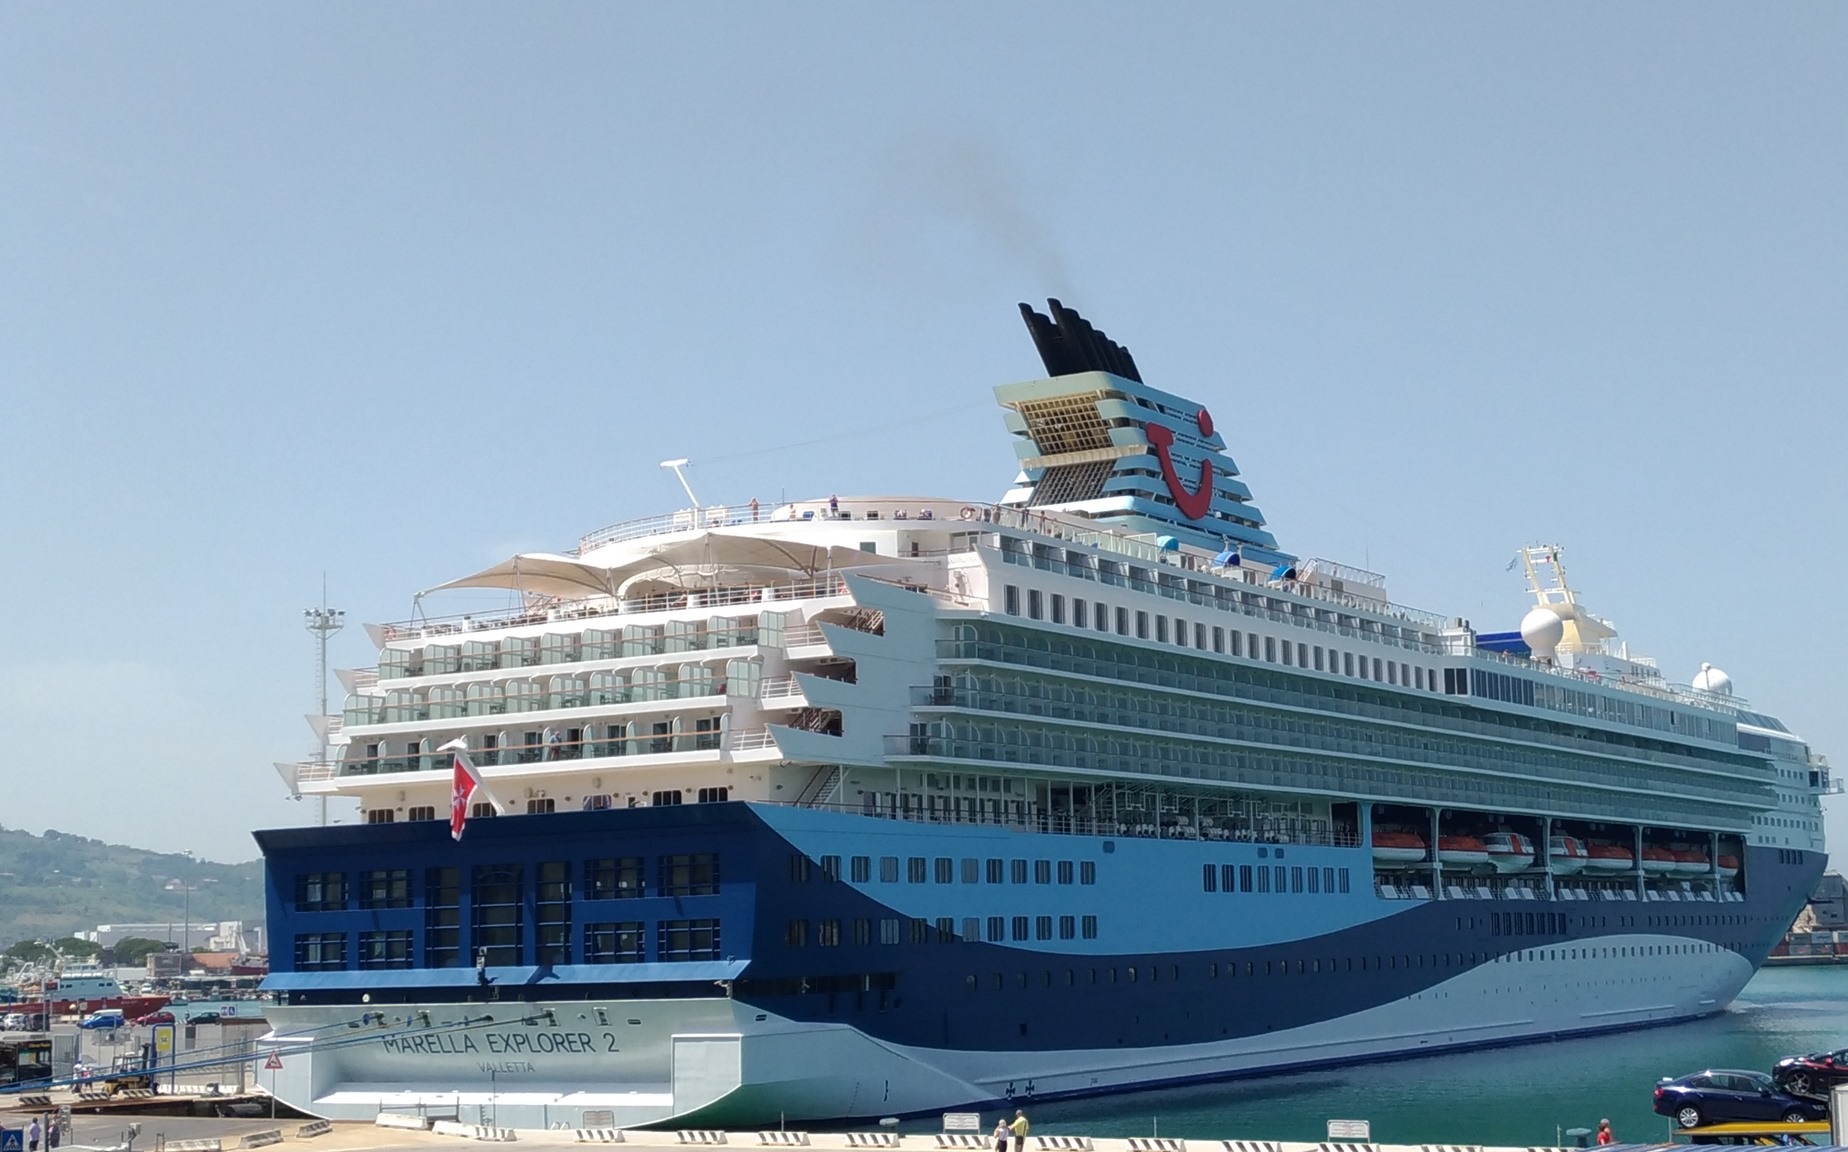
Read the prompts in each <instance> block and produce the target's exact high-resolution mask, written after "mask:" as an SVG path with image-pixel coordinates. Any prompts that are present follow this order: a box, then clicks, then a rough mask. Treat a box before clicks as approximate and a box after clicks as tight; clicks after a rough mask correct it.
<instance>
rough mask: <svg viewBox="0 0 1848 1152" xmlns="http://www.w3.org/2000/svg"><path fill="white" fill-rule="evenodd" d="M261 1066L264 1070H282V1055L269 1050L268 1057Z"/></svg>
mask: <svg viewBox="0 0 1848 1152" xmlns="http://www.w3.org/2000/svg"><path fill="white" fill-rule="evenodd" d="M263 1068H264V1070H265V1071H268V1072H280V1071H282V1057H280V1056H278V1055H276V1054H275V1053H274V1052H271V1053H270V1054H269V1059H268V1060H265V1061H264V1062H263Z"/></svg>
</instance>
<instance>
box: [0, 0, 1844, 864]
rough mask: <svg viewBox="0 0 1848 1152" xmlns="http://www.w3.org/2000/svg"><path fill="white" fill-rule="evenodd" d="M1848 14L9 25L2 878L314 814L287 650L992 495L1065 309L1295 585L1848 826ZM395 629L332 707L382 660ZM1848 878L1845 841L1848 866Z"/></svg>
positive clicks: (205, 10) (812, 11) (714, 10)
mask: <svg viewBox="0 0 1848 1152" xmlns="http://www.w3.org/2000/svg"><path fill="white" fill-rule="evenodd" d="M1844 32H1848V11H1844V10H1843V9H1841V8H1839V7H1832V6H1827V5H1821V4H1793V5H1781V6H1778V7H1775V8H1762V7H1760V8H1746V7H1739V6H1727V5H1718V4H1680V5H1667V4H1627V5H1603V4H1582V3H1563V4H1553V5H1526V6H1520V5H1466V4H1403V5H1391V6H1379V5H1361V4H1343V3H1328V4H1317V5H1282V4H1264V5H1257V4H1251V5H1223V4H1204V3H1201V4H1186V5H1170V6H1147V5H1127V4H1121V5H1101V4H1082V3H1067V4H1012V5H992V4H975V3H940V4H933V5H915V6H910V7H905V6H899V5H848V4H829V3H811V4H801V5H744V4H733V5H652V6H640V5H589V4H564V3H560V4H550V5H518V6H515V5H505V6H490V5H479V4H454V3H449V4H442V5H436V4H413V3H403V4H394V5H390V6H378V5H359V4H345V5H343V4H331V3H330V4H316V5H294V6H284V5H259V6H252V5H229V4H226V5H209V4H193V5H188V6H183V7H179V8H175V7H163V8H148V7H133V6H121V5H99V4H10V5H6V6H4V7H0V395H3V396H4V398H5V399H4V406H3V407H0V421H3V423H0V427H4V446H5V450H4V453H3V454H0V533H3V539H4V541H5V543H4V556H5V558H6V561H7V562H5V563H0V594H3V595H4V598H5V601H6V602H7V603H9V604H10V605H11V606H12V611H11V612H10V613H9V617H10V618H9V620H8V622H7V627H6V635H7V641H6V642H5V643H4V644H0V733H3V735H4V738H5V739H6V741H7V743H8V745H9V747H10V748H11V749H12V754H11V756H10V764H9V765H8V767H6V768H5V769H3V770H0V821H3V822H4V823H5V824H7V825H8V826H13V827H25V828H28V829H30V830H33V831H40V830H43V829H44V828H46V827H56V828H59V829H62V830H66V831H71V832H77V833H82V834H86V835H91V836H97V837H103V838H107V839H111V840H118V841H126V842H130V843H134V844H138V845H144V846H147V847H150V848H160V849H170V850H179V849H193V850H196V851H198V852H200V853H202V854H204V855H206V856H209V857H212V858H216V859H245V858H249V857H250V856H253V855H254V854H255V852H254V846H253V845H252V844H251V842H250V840H249V837H248V831H249V830H250V829H251V828H253V827H260V826H273V825H277V824H288V823H296V822H302V821H306V820H310V819H312V816H313V814H312V812H311V811H309V809H308V808H307V806H305V805H295V804H291V803H290V802H289V801H287V799H286V798H285V796H284V792H283V789H282V787H281V785H280V783H279V781H278V780H277V778H276V777H275V775H274V774H273V772H272V771H271V769H270V767H269V765H270V762H271V761H274V760H289V759H296V758H300V757H302V756H304V755H305V754H306V753H308V752H309V751H310V749H311V748H312V746H313V738H312V736H311V735H310V733H309V732H308V729H307V727H306V726H305V725H304V724H303V722H302V720H301V718H300V717H301V714H302V713H303V712H306V711H309V710H310V709H311V708H312V702H313V696H314V684H313V679H314V673H313V650H312V645H311V642H310V639H309V637H308V634H307V633H306V632H305V631H304V630H303V628H302V626H301V610H302V609H303V608H304V607H306V606H308V605H309V604H312V603H315V602H316V600H317V598H318V596H319V590H320V582H321V575H322V572H323V571H325V572H326V573H327V574H328V580H329V583H330V586H331V589H332V598H333V602H334V603H335V604H337V605H338V606H340V607H342V608H345V609H347V610H348V612H349V614H350V618H351V619H352V620H354V621H356V622H357V621H361V620H374V621H378V620H391V619H398V618H402V617H404V616H406V615H408V613H409V610H410V597H411V594H412V592H413V591H415V590H416V589H419V588H424V587H428V586H430V585H433V584H436V583H439V582H441V581H443V580H446V579H449V578H451V577H454V576H457V575H460V574H462V573H464V572H467V571H470V570H472V569H473V568H475V567H477V566H480V565H482V564H485V563H490V562H492V561H494V560H498V559H500V558H502V557H504V556H505V555H507V554H509V553H511V552H513V551H516V550H519V549H531V548H560V547H567V546H569V545H571V544H572V543H573V542H574V541H575V540H576V538H577V537H578V536H579V535H580V534H582V533H583V532H586V531H588V530H590V529H593V528H596V527H598V526H601V525H603V524H607V523H611V522H614V521H618V520H622V519H626V518H629V517H633V516H640V515H648V514H652V513H656V512H662V511H667V510H669V509H671V508H673V507H675V506H677V503H678V502H679V500H680V494H679V492H678V489H677V488H676V487H675V486H674V485H673V483H672V478H671V477H670V476H668V475H667V474H666V473H663V472H662V471H661V470H660V469H659V468H657V467H656V462H657V461H659V460H660V459H662V458H663V457H666V456H682V455H684V456H688V457H691V458H692V459H693V461H694V464H693V468H692V470H691V473H690V476H691V478H692V479H693V481H694V483H695V485H696V487H697V488H698V490H699V492H700V495H701V496H702V498H703V499H706V500H709V501H711V500H724V501H742V500H746V499H749V498H750V497H752V496H757V497H759V498H761V499H763V500H765V501H768V500H770V499H773V498H775V497H777V496H778V495H781V494H787V495H789V496H792V497H794V496H803V495H815V494H826V493H828V492H839V493H842V494H847V493H857V492H903V493H913V494H939V493H940V494H943V495H947V496H953V497H959V498H971V499H973V498H993V497H995V496H997V495H999V493H1000V492H1001V491H1002V490H1003V489H1004V488H1005V486H1006V485H1007V483H1008V481H1009V480H1010V479H1011V478H1012V469H1011V467H1010V462H1011V461H1012V459H1013V457H1012V453H1011V449H1010V447H1009V444H1008V441H1007V437H1006V435H1005V433H1004V432H1003V429H1002V424H1001V420H1000V416H999V413H998V412H997V411H996V410H994V408H993V406H992V399H991V397H990V394H989V391H988V390H989V388H990V387H991V386H992V385H994V384H996V383H1002V382H1006V381H1011V380H1017V379H1024V378H1028V377H1031V376H1035V375H1038V374H1039V365H1038V362H1037V359H1036V358H1035V356H1034V353H1033V351H1032V346H1031V344H1030V342H1029V341H1028V339H1027V336H1026V334H1025V332H1024V330H1023V329H1022V327H1021V325H1020V321H1019V318H1018V316H1017V315H1016V313H1015V310H1014V303H1015V302H1016V301H1018V300H1039V299H1041V298H1043V297H1045V296H1047V295H1058V296H1060V297H1061V298H1062V299H1063V300H1064V301H1065V302H1066V303H1067V304H1070V305H1072V306H1073V307H1076V308H1078V309H1080V310H1081V311H1083V312H1084V313H1085V314H1086V315H1087V316H1088V317H1090V318H1091V319H1093V320H1094V321H1095V322H1097V323H1098V324H1099V325H1101V326H1102V327H1104V328H1105V329H1107V330H1108V331H1109V332H1110V334H1111V335H1112V336H1113V337H1115V338H1117V339H1119V340H1121V341H1123V342H1125V343H1127V344H1128V345H1129V346H1130V347H1131V349H1132V350H1133V351H1134V352H1135V355H1136V358H1137V361H1138V363H1139V364H1140V365H1141V367H1142V370H1143V373H1144V375H1145V376H1146V378H1147V379H1148V380H1149V382H1150V383H1151V384H1153V385H1155V386H1157V387H1160V388H1164V389H1168V390H1171V391H1177V392H1180V393H1183V394H1186V395H1190V396H1195V397H1197V398H1199V399H1200V400H1202V401H1203V402H1205V403H1206V404H1207V405H1208V406H1209V407H1210V408H1211V410H1212V412H1213V414H1214V416H1215V418H1216V420H1217V423H1218V427H1219V430H1220V431H1221V432H1222V433H1223V434H1224V435H1225V436H1226V438H1227V440H1228V442H1229V444H1230V445H1231V450H1232V452H1233V454H1234V456H1235V457H1236V458H1237V459H1238V461H1239V463H1240V466H1241V468H1242V469H1243V472H1244V475H1245V478H1246V479H1247V480H1248V481H1249V482H1250V484H1251V486H1252V488H1253V489H1254V491H1255V493H1256V497H1257V501H1258V503H1259V506H1260V507H1262V508H1263V509H1264V511H1265V512H1266V514H1267V515H1268V516H1269V518H1270V522H1271V526H1272V528H1273V529H1274V530H1275V532H1276V533H1277V535H1278V538H1279V540H1280V542H1281V543H1282V544H1283V546H1284V547H1286V548H1288V549H1291V550H1292V551H1295V552H1297V553H1299V554H1302V555H1305V556H1327V557H1331V558H1334V559H1338V560H1343V561H1347V562H1350V563H1354V564H1359V565H1363V566H1366V567H1371V568H1374V569H1376V570H1379V571H1382V572H1385V573H1386V574H1387V575H1388V576H1389V578H1390V580H1391V584H1390V587H1391V589H1392V592H1393V595H1394V597H1395V598H1396V599H1398V600H1400V601H1402V602H1404V603H1408V604H1412V605H1415V606H1419V607H1425V608H1430V609H1433V610H1437V611H1442V612H1445V613H1446V614H1450V615H1462V616H1466V617H1469V618H1470V619H1472V620H1473V621H1475V622H1476V623H1477V624H1478V626H1480V627H1482V628H1484V629H1490V628H1500V627H1512V626H1513V625H1514V623H1515V622H1516V621H1518V620H1519V618H1520V615H1521V613H1522V612H1523V610H1524V608H1525V600H1524V596H1523V590H1522V587H1521V584H1520V582H1519V580H1518V578H1517V574H1514V573H1508V572H1506V571H1505V570H1504V568H1505V565H1506V563H1507V561H1508V559H1509V558H1510V557H1511V556H1512V554H1513V552H1514V549H1515V548H1516V547H1517V546H1519V545H1521V544H1523V543H1528V542H1543V541H1544V542H1556V543H1559V544H1561V545H1563V546H1564V548H1565V550H1566V556H1567V559H1568V562H1569V563H1570V565H1571V571H1572V574H1573V577H1574V581H1575V583H1576V584H1577V585H1578V586H1579V587H1580V589H1581V592H1582V593H1583V596H1584V598H1585V600H1586V601H1587V603H1589V604H1590V605H1591V606H1592V607H1593V608H1594V609H1595V610H1597V611H1599V612H1601V613H1603V614H1605V615H1607V616H1609V617H1611V618H1612V619H1613V620H1614V621H1615V622H1616V623H1617V624H1618V626H1619V627H1620V628H1621V629H1622V632H1623V634H1624V636H1625V637H1626V638H1627V639H1628V640H1629V641H1630V642H1631V644H1632V645H1633V646H1634V647H1635V648H1636V649H1638V650H1641V651H1644V652H1649V653H1653V654H1655V655H1657V656H1658V657H1659V658H1660V659H1661V661H1662V663H1663V667H1664V669H1665V670H1666V671H1667V672H1668V673H1669V674H1670V675H1671V676H1673V677H1674V678H1676V679H1679V680H1683V681H1685V680H1686V679H1687V677H1688V676H1689V675H1691V674H1692V673H1693V672H1694V671H1695V669H1696V668H1697V667H1698V665H1699V662H1700V661H1702V660H1711V661H1713V662H1714V663H1716V664H1718V665H1720V666H1721V667H1723V668H1725V669H1726V670H1727V671H1728V672H1730V673H1731V674H1732V676H1733V678H1734V680H1735V681H1736V683H1737V685H1738V689H1739V691H1740V693H1741V694H1743V695H1745V696H1748V697H1749V698H1750V699H1751V700H1752V701H1753V702H1754V703H1755V704H1757V705H1759V706H1761V707H1764V708H1766V709H1768V710H1771V711H1775V712H1777V713H1779V714H1781V715H1782V716H1784V717H1785V718H1786V720H1787V721H1788V722H1789V723H1790V724H1791V726H1792V727H1793V728H1795V729H1796V730H1798V731H1800V732H1802V733H1804V734H1805V735H1807V736H1808V737H1809V738H1810V739H1811V741H1812V742H1813V743H1814V744H1815V745H1816V746H1817V747H1818V748H1819V749H1821V750H1822V751H1824V752H1829V753H1834V754H1835V756H1836V758H1837V760H1838V762H1839V763H1840V764H1841V765H1842V766H1843V768H1844V769H1848V720H1844V718H1843V710H1842V708H1841V705H1840V696H1841V675H1840V669H1841V667H1842V660H1841V657H1840V655H1839V653H1840V652H1841V651H1842V650H1843V648H1844V640H1845V636H1844V631H1845V629H1844V625H1843V616H1844V614H1843V613H1842V612H1841V611H1840V610H1839V609H1838V608H1837V607H1836V606H1835V604H1834V602H1833V601H1832V600H1831V599H1829V597H1828V596H1825V595H1824V593H1825V592H1826V591H1827V589H1828V588H1830V587H1832V586H1833V584H1834V582H1835V580H1836V579H1838V578H1839V575H1840V573H1842V572H1843V571H1844V570H1845V569H1848V555H1845V552H1848V542H1845V541H1844V537H1843V533H1842V531H1841V527H1840V525H1841V516H1840V513H1839V511H1838V509H1839V507H1840V505H1841V502H1842V500H1843V497H1844V495H1848V493H1845V491H1844V489H1845V487H1848V485H1845V484H1844V473H1845V470H1844V466H1843V464H1842V460H1841V448H1840V444H1839V441H1840V437H1841V435H1842V433H1843V431H1844V428H1845V427H1848V422H1845V421H1844V419H1843V417H1844V414H1845V413H1844V408H1845V402H1844V400H1843V391H1842V388H1841V386H1840V383H1839V376H1840V372H1841V368H1842V365H1843V364H1844V363H1845V362H1848V325H1845V324H1844V316H1845V315H1848V309H1845V308H1844V305H1845V304H1848V300H1845V299H1844V297H1845V295H1848V292H1845V288H1848V259H1845V257H1848V252H1845V251H1844V247H1845V242H1848V225H1845V224H1844V214H1843V211H1842V205H1843V204H1844V203H1848V195H1845V193H1848V188H1845V187H1844V184H1845V178H1848V157H1845V155H1844V140H1845V139H1848V132H1845V129H1848V71H1845V70H1844V69H1842V68H1841V66H1840V51H1841V45H1842V44H1843V42H1844ZM373 661H374V654H373V653H372V652H370V651H368V649H367V645H366V642H365V639H364V634H363V632H362V631H361V630H360V629H359V628H358V627H349V628H348V630H347V631H346V632H345V633H343V634H342V635H341V636H339V637H337V638H336V640H335V645H334V662H335V663H336V664H337V665H355V666H357V665H368V664H371V663H373ZM1833 823H1834V833H1835V836H1834V838H1835V841H1836V842H1837V843H1838V844H1848V807H1844V810H1843V811H1842V812H1841V813H1838V814H1837V816H1836V818H1835V819H1834V820H1833Z"/></svg>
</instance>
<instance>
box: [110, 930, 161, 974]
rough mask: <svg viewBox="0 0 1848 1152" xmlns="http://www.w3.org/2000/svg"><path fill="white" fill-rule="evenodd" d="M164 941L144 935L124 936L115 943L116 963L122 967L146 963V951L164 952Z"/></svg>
mask: <svg viewBox="0 0 1848 1152" xmlns="http://www.w3.org/2000/svg"><path fill="white" fill-rule="evenodd" d="M166 949H167V945H166V943H165V942H163V941H160V940H149V939H148V938H147V937H145V936H124V937H122V938H121V939H120V940H117V941H116V943H115V957H116V963H117V964H120V965H122V966H123V967H124V968H139V967H141V966H142V965H144V964H146V963H147V959H148V953H150V952H164V951H166Z"/></svg>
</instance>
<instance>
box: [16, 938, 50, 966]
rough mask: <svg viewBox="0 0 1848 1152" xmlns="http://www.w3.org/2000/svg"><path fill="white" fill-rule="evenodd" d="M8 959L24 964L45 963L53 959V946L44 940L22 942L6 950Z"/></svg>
mask: <svg viewBox="0 0 1848 1152" xmlns="http://www.w3.org/2000/svg"><path fill="white" fill-rule="evenodd" d="M6 957H7V959H9V960H17V961H19V962H20V963H22V964H39V963H43V962H45V961H47V960H50V959H51V958H52V951H51V945H49V944H47V943H45V942H44V941H43V940H21V941H20V942H19V943H17V944H15V945H13V946H12V947H11V948H8V949H7V950H6Z"/></svg>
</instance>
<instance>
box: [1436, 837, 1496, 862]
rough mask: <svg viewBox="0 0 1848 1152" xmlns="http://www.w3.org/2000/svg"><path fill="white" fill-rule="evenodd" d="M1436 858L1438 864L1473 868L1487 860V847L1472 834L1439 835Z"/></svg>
mask: <svg viewBox="0 0 1848 1152" xmlns="http://www.w3.org/2000/svg"><path fill="white" fill-rule="evenodd" d="M1437 859H1438V863H1440V864H1449V865H1452V866H1454V867H1457V868H1474V867H1476V866H1477V865H1478V864H1487V863H1488V862H1489V849H1488V847H1487V846H1486V845H1484V844H1483V842H1482V841H1480V840H1478V839H1476V838H1475V837H1474V836H1439V837H1438V838H1437Z"/></svg>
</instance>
